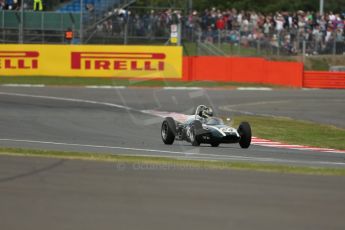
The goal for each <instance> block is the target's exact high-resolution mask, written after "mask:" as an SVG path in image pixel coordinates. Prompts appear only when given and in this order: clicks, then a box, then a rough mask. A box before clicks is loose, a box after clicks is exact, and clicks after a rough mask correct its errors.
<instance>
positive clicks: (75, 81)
mask: <svg viewBox="0 0 345 230" xmlns="http://www.w3.org/2000/svg"><path fill="white" fill-rule="evenodd" d="M0 84H33V85H35V84H36V85H39V84H44V85H60V86H87V85H95V86H102V85H107V86H131V87H169V86H171V87H210V88H212V87H237V86H243V87H245V86H248V87H249V86H254V87H258V86H261V87H277V86H273V85H268V84H255V83H236V82H210V81H195V82H184V81H178V80H166V81H164V80H157V79H156V80H138V79H136V80H135V79H118V78H77V77H0Z"/></svg>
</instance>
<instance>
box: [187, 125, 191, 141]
mask: <svg viewBox="0 0 345 230" xmlns="http://www.w3.org/2000/svg"><path fill="white" fill-rule="evenodd" d="M186 134H187V137H189V139H191V137H192V133H191V131H190V126H188V127H187V129H186Z"/></svg>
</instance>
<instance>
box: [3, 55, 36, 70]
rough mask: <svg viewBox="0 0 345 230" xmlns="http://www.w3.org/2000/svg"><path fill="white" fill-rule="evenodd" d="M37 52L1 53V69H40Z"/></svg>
mask: <svg viewBox="0 0 345 230" xmlns="http://www.w3.org/2000/svg"><path fill="white" fill-rule="evenodd" d="M39 55H40V54H39V52H37V51H0V69H8V70H11V69H38V57H39Z"/></svg>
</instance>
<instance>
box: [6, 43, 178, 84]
mask: <svg viewBox="0 0 345 230" xmlns="http://www.w3.org/2000/svg"><path fill="white" fill-rule="evenodd" d="M0 76H62V77H119V78H120V77H123V78H182V48H181V47H170V46H101V45H97V46H91V45H90V46H89V45H85V46H84V45H80V46H78V45H0Z"/></svg>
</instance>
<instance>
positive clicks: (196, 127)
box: [189, 120, 202, 146]
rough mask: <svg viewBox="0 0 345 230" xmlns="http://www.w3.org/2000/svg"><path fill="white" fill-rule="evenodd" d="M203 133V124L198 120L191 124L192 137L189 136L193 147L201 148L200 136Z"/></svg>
mask: <svg viewBox="0 0 345 230" xmlns="http://www.w3.org/2000/svg"><path fill="white" fill-rule="evenodd" d="M201 131H202V124H201V122H200V121H198V120H195V121H193V123H192V124H191V128H190V135H189V139H190V143H192V145H193V146H200V141H199V140H198V135H199V134H200V133H201Z"/></svg>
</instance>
